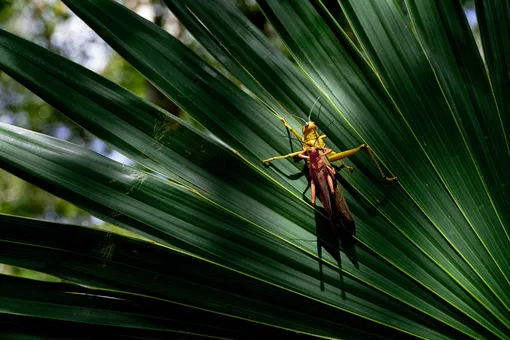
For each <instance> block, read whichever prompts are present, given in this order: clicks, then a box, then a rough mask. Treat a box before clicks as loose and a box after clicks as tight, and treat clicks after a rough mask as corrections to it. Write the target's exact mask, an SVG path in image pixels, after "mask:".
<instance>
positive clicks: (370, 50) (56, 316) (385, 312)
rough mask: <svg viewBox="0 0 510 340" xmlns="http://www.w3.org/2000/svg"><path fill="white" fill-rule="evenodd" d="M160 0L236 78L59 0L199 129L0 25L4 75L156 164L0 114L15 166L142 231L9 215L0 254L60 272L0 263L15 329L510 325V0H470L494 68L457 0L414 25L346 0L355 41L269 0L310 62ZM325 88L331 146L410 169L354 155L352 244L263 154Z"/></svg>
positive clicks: (95, 8)
mask: <svg viewBox="0 0 510 340" xmlns="http://www.w3.org/2000/svg"><path fill="white" fill-rule="evenodd" d="M165 2H166V4H167V5H168V7H169V8H170V9H171V10H172V12H173V13H175V14H176V15H177V17H178V18H179V19H180V20H181V21H182V23H183V24H184V25H185V26H186V27H187V29H188V30H189V31H190V32H191V33H192V34H193V35H194V37H195V38H196V39H197V40H199V41H200V42H201V43H202V44H203V46H204V47H205V48H207V49H208V51H209V52H210V53H211V54H212V55H213V56H214V57H215V58H216V59H217V60H218V61H219V62H220V63H221V64H222V66H223V67H224V68H225V69H226V70H227V71H228V72H230V74H231V76H232V77H233V78H235V79H237V81H239V82H240V83H241V84H242V85H243V88H242V89H241V88H239V87H238V86H236V85H235V84H234V83H233V82H232V81H231V80H229V79H228V78H227V77H225V76H223V75H222V73H221V72H219V71H217V70H216V69H214V68H213V67H212V66H210V65H208V64H207V63H206V62H204V61H203V60H202V59H200V58H199V57H198V56H196V55H195V54H194V53H193V52H192V51H191V50H189V49H188V48H187V47H185V46H184V45H183V44H182V43H181V42H180V41H178V40H177V39H176V38H174V37H173V36H171V35H169V34H168V33H166V32H165V31H163V30H162V29H160V28H158V27H157V26H156V25H154V24H152V23H150V22H149V21H147V20H145V19H143V18H141V17H139V16H138V15H136V14H135V13H133V12H131V11H130V10H128V9H127V8H125V7H123V6H122V5H120V4H118V3H116V2H114V1H111V0H64V3H65V4H66V5H67V6H69V8H70V9H71V10H72V11H73V12H75V13H76V14H77V15H78V16H79V17H81V18H82V19H83V20H84V21H85V22H86V23H87V24H88V25H89V26H90V27H91V28H93V29H94V30H95V31H96V32H97V33H98V34H99V35H100V36H101V37H102V38H103V39H104V40H105V41H107V43H108V44H109V45H111V46H112V47H113V48H114V49H115V50H116V51H117V52H118V53H119V54H121V55H122V56H123V57H124V58H125V59H126V60H127V61H129V62H130V63H131V64H132V65H133V66H134V67H135V68H137V70H138V71H140V72H141V73H142V74H143V75H144V76H145V77H146V78H147V79H148V80H149V81H151V82H152V83H153V84H154V85H155V86H156V87H157V88H158V89H159V90H160V91H161V92H162V93H164V94H165V95H166V96H168V98H170V99H171V100H172V101H173V102H175V103H176V104H177V105H178V106H179V107H181V108H182V109H183V110H184V111H186V112H187V113H188V114H190V115H191V116H192V117H193V118H195V119H196V120H197V121H198V122H200V123H201V124H202V125H203V126H204V127H205V130H199V129H196V128H194V127H192V126H191V125H190V124H188V123H186V122H184V121H182V120H180V119H179V118H176V117H174V116H172V115H170V114H169V113H167V112H166V111H164V110H162V109H160V108H158V107H156V106H155V105H153V104H151V103H149V102H147V101H145V100H143V99H141V98H139V97H137V96H136V95H134V94H132V93H131V92H129V91H127V90H126V89H124V88H122V87H120V86H118V85H116V84H114V83H112V82H110V81H108V80H106V79H104V78H102V77H101V76H99V75H97V74H95V73H93V72H91V71H89V70H87V69H85V68H84V67H81V66H79V65H77V64H75V63H73V62H71V61H69V60H66V59H64V58H62V57H60V56H58V55H56V54H54V53H52V52H50V51H48V50H45V49H43V48H41V47H39V46H37V45H35V44H33V43H31V42H28V41H26V40H23V39H21V38H18V37H16V36H14V35H12V34H10V33H8V32H5V31H0V69H1V70H3V71H4V72H6V73H7V74H9V75H10V76H12V77H13V78H15V79H16V80H18V81H19V82H20V83H21V84H23V85H24V86H26V87H27V88H29V89H30V90H32V91H33V92H34V93H36V94H37V95H38V96H40V97H41V98H43V99H44V100H45V101H47V102H48V103H49V104H51V105H53V106H54V107H55V108H57V109H58V110H60V111H61V112H62V113H64V114H65V115H66V116H68V117H69V118H70V119H72V120H73V121H75V122H76V123H78V124H79V125H81V126H82V127H84V128H85V129H87V130H88V131H90V132H91V133H93V134H94V135H96V136H97V137H98V138H100V139H102V140H103V141H104V142H106V143H107V144H109V145H110V146H112V147H113V148H115V149H116V150H117V151H119V152H121V153H122V154H124V155H126V156H127V157H129V158H131V159H132V160H133V161H135V162H136V163H137V164H138V165H139V166H141V168H142V169H143V170H140V169H138V168H134V167H129V166H126V165H121V164H118V163H116V162H114V161H111V160H109V159H106V158H105V157H102V156H100V155H98V154H96V153H94V152H91V151H89V150H87V149H85V148H83V147H79V146H77V145H74V144H72V143H68V142H64V141H61V140H58V139H55V138H52V137H49V136H45V135H41V134H38V133H35V132H32V131H28V130H25V129H22V128H18V127H14V126H10V125H7V124H0V166H1V167H2V168H3V169H6V170H8V171H10V172H12V173H13V174H15V175H16V176H19V177H21V178H24V179H26V180H28V181H30V182H31V183H34V184H36V185H37V186H39V187H41V188H43V189H45V190H47V191H49V192H51V193H54V194H56V195H58V196H60V197H62V198H64V199H66V200H67V201H69V202H71V203H73V204H75V205H77V206H78V207H80V208H83V209H85V210H87V211H89V212H91V213H92V214H94V215H95V216H97V217H99V218H101V219H103V220H105V221H109V222H111V223H113V224H116V225H118V226H121V227H123V228H126V229H129V230H131V231H135V232H137V233H138V234H139V235H141V236H143V237H144V239H143V240H134V239H131V238H128V237H123V236H120V235H115V234H111V233H105V232H102V231H97V230H91V229H87V228H83V227H76V226H68V225H59V224H55V223H49V222H42V221H35V220H29V219H23V218H20V217H12V216H2V215H0V220H1V223H0V228H1V233H0V242H1V244H2V247H1V248H0V263H6V264H10V265H14V266H18V267H22V268H28V269H32V270H37V271H40V272H44V273H47V274H51V275H54V276H56V277H58V278H60V279H61V280H63V281H62V282H52V283H41V282H32V281H26V280H24V279H20V278H11V277H9V278H5V280H4V281H2V283H1V285H2V294H0V299H1V300H2V301H3V303H2V306H5V308H2V310H1V311H0V313H2V318H3V320H5V321H1V322H0V323H1V324H2V325H5V328H4V330H3V331H4V333H5V334H9V335H15V334H17V335H20V336H21V335H27V336H28V335H30V334H44V335H46V336H55V334H56V333H54V331H52V329H54V327H61V326H63V325H69V324H73V325H76V327H77V328H76V329H79V330H80V332H82V335H83V337H91V338H93V337H95V335H97V334H99V333H104V334H110V335H111V336H119V337H133V338H137V337H138V338H162V337H167V336H178V335H179V336H184V337H189V338H193V337H203V336H208V337H219V338H243V339H245V338H261V337H273V338H283V337H313V336H315V337H324V338H335V339H336V338H342V339H343V338H358V339H368V338H374V339H379V338H390V339H394V338H406V337H409V338H413V337H418V338H434V339H436V338H438V339H439V338H465V337H472V338H501V339H504V338H509V337H510V321H509V320H510V289H509V286H510V284H509V283H510V281H509V278H510V256H509V252H508V249H510V248H509V247H510V239H509V230H508V229H509V227H508V226H509V225H510V209H509V208H510V199H509V198H508V197H507V196H508V195H507V191H508V189H507V188H508V187H510V183H509V181H510V180H509V177H508V175H507V173H506V172H507V169H508V168H509V165H510V148H509V142H508V136H509V133H510V131H509V121H508V115H509V108H510V98H509V97H508V95H506V93H509V91H510V79H509V78H508V74H509V64H510V51H509V47H508V44H507V40H505V37H509V36H510V26H509V24H508V19H510V8H509V7H508V5H507V4H506V3H505V2H504V1H487V2H482V1H480V2H479V3H477V14H478V20H479V22H480V25H481V34H482V42H483V48H484V57H485V60H486V62H487V69H488V72H487V71H486V68H485V65H484V62H483V60H482V58H481V56H480V55H479V53H478V48H477V46H476V44H475V40H474V39H473V37H472V34H471V30H470V28H469V25H468V22H467V20H466V18H465V16H464V13H463V10H462V7H461V5H460V3H458V2H455V1H446V2H445V1H433V0H424V1H411V0H409V1H407V2H406V5H407V10H408V12H409V17H410V18H409V19H410V21H408V20H407V19H406V18H405V16H404V15H403V13H402V11H401V9H400V7H399V6H398V4H397V3H396V2H394V1H390V0H384V1H358V0H350V1H347V0H345V1H340V2H339V3H340V6H341V8H342V10H343V11H344V13H345V15H346V17H347V20H348V21H349V23H350V25H351V27H352V29H353V31H354V32H355V34H356V37H357V39H358V41H359V44H360V46H361V47H362V48H363V50H362V51H360V50H359V49H358V48H357V47H356V45H354V44H353V43H352V41H351V40H350V39H349V38H348V37H347V35H346V34H345V32H344V31H343V30H342V28H341V26H340V25H339V24H338V22H337V21H336V18H335V17H334V16H333V15H331V13H330V12H329V11H328V8H327V7H326V6H325V5H324V3H323V2H322V1H321V0H316V1H282V0H259V1H258V4H259V5H260V7H261V9H262V10H263V12H264V14H265V15H266V17H267V18H268V20H269V21H270V22H271V24H272V25H273V27H274V28H275V29H276V31H277V32H278V34H279V35H280V36H281V38H282V39H283V41H284V42H285V44H286V45H287V47H288V49H289V51H290V53H291V54H292V56H293V58H294V60H295V63H293V62H292V61H290V60H288V59H287V58H285V57H284V56H283V55H282V54H281V53H280V52H279V51H278V50H277V49H276V48H274V47H272V46H271V45H270V43H269V42H268V41H267V39H266V38H265V37H264V35H263V34H262V33H261V32H259V31H258V30H257V29H256V28H255V27H254V26H253V25H252V24H251V23H250V22H249V21H248V19H247V18H246V17H244V16H243V15H242V13H241V12H240V11H239V10H238V9H237V8H236V7H235V6H234V5H233V4H232V3H231V2H230V1H229V0H217V1H191V0H166V1H165ZM317 98H321V99H320V102H321V103H322V104H321V105H322V108H321V112H322V113H321V116H320V121H319V122H318V124H319V128H320V129H321V130H322V131H323V132H324V133H325V134H326V135H327V136H328V139H327V145H328V147H330V148H332V149H333V150H335V151H339V150H346V149H350V148H353V147H357V146H358V145H360V144H362V143H366V144H368V145H370V146H371V147H372V148H373V150H374V152H375V154H376V155H377V157H378V158H379V159H380V161H381V164H382V165H383V166H384V167H385V169H386V170H387V172H389V173H391V174H392V175H395V176H398V178H399V181H398V182H394V183H391V184H387V183H383V182H382V181H381V179H380V175H379V173H378V172H377V168H376V167H375V166H374V165H373V163H371V159H370V156H369V155H368V154H363V153H359V154H356V155H355V156H354V157H351V159H350V160H349V161H347V162H348V164H349V165H355V167H356V170H355V171H354V173H352V174H351V173H349V172H346V171H341V172H340V177H339V181H340V182H341V184H342V186H343V187H344V188H345V190H344V193H345V196H346V199H347V202H348V204H349V206H350V208H351V211H352V212H353V215H354V218H355V220H356V223H357V233H356V236H355V237H354V238H353V239H352V240H343V239H342V240H341V242H340V241H339V240H338V239H337V238H335V237H333V236H332V235H330V234H328V232H327V231H328V230H329V229H328V224H327V221H325V217H324V214H322V213H321V211H320V209H319V210H316V209H314V208H313V207H312V206H311V205H310V204H309V200H308V198H307V197H308V195H309V194H308V193H307V192H306V189H307V186H308V183H307V179H306V176H304V174H303V173H302V166H303V165H302V164H301V163H298V162H294V161H292V160H282V161H278V162H274V163H272V165H271V166H265V165H264V164H263V163H262V161H261V160H262V159H266V158H268V157H271V156H275V155H278V154H287V153H289V152H291V151H296V150H291V145H290V144H289V140H288V139H285V138H281V135H282V134H283V133H285V132H284V131H285V130H284V127H283V125H282V124H281V122H280V120H279V118H285V119H286V120H287V121H288V122H290V124H291V125H292V126H293V127H294V128H296V129H297V130H299V129H300V128H299V126H300V121H299V119H297V118H295V116H298V117H302V118H307V116H308V113H309V110H310V107H311V105H312V103H313V102H314V101H315V100H316V99H317ZM317 118H318V117H317V116H316V113H313V114H312V119H317ZM295 147H296V146H294V148H295ZM297 147H298V148H299V146H297ZM324 249H325V250H326V251H323V250H324ZM4 317H5V318H4ZM26 323H30V324H32V325H33V327H34V328H33V330H32V331H29V330H27V329H26V328H23V327H21V326H20V325H21V324H26ZM56 325H57V326H56ZM58 325H60V326H58ZM171 334H173V335H171Z"/></svg>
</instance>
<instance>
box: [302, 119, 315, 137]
mask: <svg viewBox="0 0 510 340" xmlns="http://www.w3.org/2000/svg"><path fill="white" fill-rule="evenodd" d="M316 129H317V126H316V125H315V123H314V122H312V121H309V122H307V123H306V124H305V125H303V136H306V135H309V134H310V133H311V132H313V131H315V130H316Z"/></svg>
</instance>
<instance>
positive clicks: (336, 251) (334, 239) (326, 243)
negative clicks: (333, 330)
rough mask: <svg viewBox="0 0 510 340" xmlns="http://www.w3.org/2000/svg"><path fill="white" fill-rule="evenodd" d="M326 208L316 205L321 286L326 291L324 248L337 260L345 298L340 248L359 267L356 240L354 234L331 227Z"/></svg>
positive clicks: (344, 297) (341, 288)
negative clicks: (336, 230) (337, 230)
mask: <svg viewBox="0 0 510 340" xmlns="http://www.w3.org/2000/svg"><path fill="white" fill-rule="evenodd" d="M326 215H327V213H326V210H325V209H324V208H322V207H316V211H315V228H316V233H317V254H318V256H319V259H320V261H319V277H320V288H321V290H322V291H324V289H325V288H324V280H323V269H322V266H323V263H322V249H325V250H326V251H327V252H328V253H329V254H330V255H331V256H332V257H333V258H334V259H335V261H336V262H337V264H338V268H340V269H339V271H338V274H339V279H340V290H341V294H342V299H343V300H345V299H346V296H345V289H344V278H343V273H342V270H341V269H342V258H341V254H340V250H341V249H342V250H343V251H344V253H345V254H346V255H347V257H348V258H349V259H350V260H351V262H352V263H353V264H354V265H355V266H356V268H359V265H358V260H357V257H356V248H355V243H356V240H355V239H354V237H352V235H349V234H345V233H341V232H340V233H337V232H335V231H334V230H332V229H331V225H330V224H329V221H328V219H327V218H326V217H325V216H326Z"/></svg>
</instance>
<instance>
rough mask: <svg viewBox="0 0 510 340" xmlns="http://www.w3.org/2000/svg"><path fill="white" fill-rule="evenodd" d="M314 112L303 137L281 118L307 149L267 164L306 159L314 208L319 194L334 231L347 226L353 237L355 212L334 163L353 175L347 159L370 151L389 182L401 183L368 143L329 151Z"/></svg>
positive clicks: (270, 159)
mask: <svg viewBox="0 0 510 340" xmlns="http://www.w3.org/2000/svg"><path fill="white" fill-rule="evenodd" d="M314 105H315V103H314ZM312 110H313V106H312ZM312 110H310V116H309V117H308V121H304V119H303V121H304V123H305V125H304V126H303V129H302V132H303V136H301V135H300V134H299V133H298V132H297V131H296V130H295V129H294V128H292V127H291V126H290V125H289V124H288V123H287V121H286V120H285V119H284V118H280V120H281V122H282V123H283V125H284V126H285V127H286V128H287V129H289V131H290V132H291V133H292V134H293V135H294V136H296V137H297V139H298V140H299V141H300V142H301V143H302V144H303V149H302V150H301V151H297V152H293V153H290V154H288V155H284V156H276V157H272V158H268V159H265V160H264V161H263V162H264V163H265V164H269V163H270V162H272V161H274V160H277V159H284V158H290V157H295V156H298V157H299V158H303V159H306V160H307V164H308V169H309V182H310V191H311V199H312V205H314V206H315V201H316V197H317V192H318V194H319V199H320V201H321V203H322V205H323V206H324V209H325V210H326V212H327V215H328V219H329V222H330V224H331V227H332V228H333V230H334V231H336V224H339V225H341V226H342V227H343V231H344V232H345V233H348V234H350V235H352V234H355V232H356V229H355V223H354V219H353V218H352V215H351V212H350V210H349V207H348V206H347V203H346V201H345V198H344V196H343V194H342V191H341V188H340V187H339V186H337V182H336V179H335V174H336V171H335V169H334V168H333V167H332V166H331V163H330V162H335V161H340V162H341V164H342V167H345V168H346V169H348V170H349V171H350V172H353V170H354V169H353V168H352V167H350V166H348V165H347V164H345V162H344V161H343V159H344V158H346V157H350V156H352V155H355V154H356V153H358V152H359V151H361V150H366V151H368V152H369V154H370V157H371V158H372V160H373V161H374V163H375V165H376V166H377V168H378V169H379V171H380V173H381V175H382V177H383V178H384V179H385V180H387V181H394V180H398V178H397V177H387V176H386V175H385V174H384V172H383V170H382V168H381V166H380V165H379V163H378V162H377V160H376V159H375V156H374V155H373V153H372V150H371V149H370V147H369V146H368V145H366V144H362V145H360V146H358V147H357V148H354V149H351V150H347V151H343V152H339V153H335V152H333V150H331V149H328V148H326V143H325V142H324V139H326V138H327V137H326V135H320V134H319V133H318V131H317V125H316V124H315V123H314V122H313V121H311V120H310V117H311V112H312ZM319 115H320V111H319Z"/></svg>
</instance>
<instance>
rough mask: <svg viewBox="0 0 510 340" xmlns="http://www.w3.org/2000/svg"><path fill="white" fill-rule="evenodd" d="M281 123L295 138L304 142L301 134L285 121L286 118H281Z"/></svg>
mask: <svg viewBox="0 0 510 340" xmlns="http://www.w3.org/2000/svg"><path fill="white" fill-rule="evenodd" d="M280 121H281V122H282V123H283V125H285V127H286V128H287V129H288V130H289V131H290V132H292V134H293V135H294V136H296V138H297V139H299V141H301V142H303V141H304V139H303V137H302V136H301V135H300V134H299V132H297V131H296V129H294V128H293V127H292V126H290V125H289V123H287V121H286V120H285V118H280Z"/></svg>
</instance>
